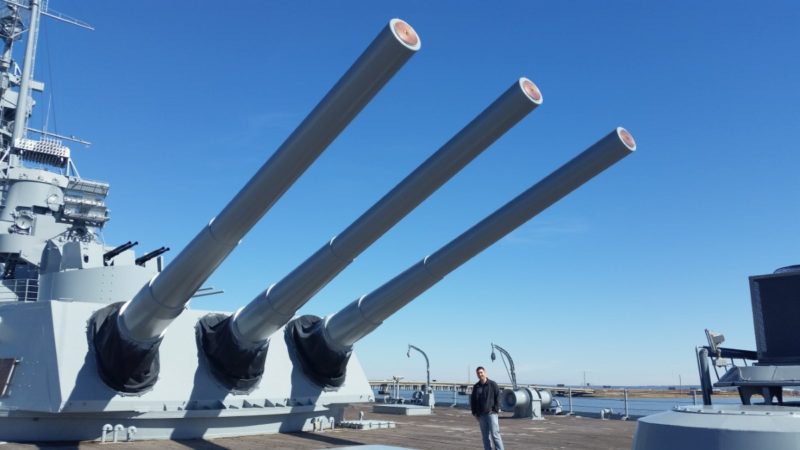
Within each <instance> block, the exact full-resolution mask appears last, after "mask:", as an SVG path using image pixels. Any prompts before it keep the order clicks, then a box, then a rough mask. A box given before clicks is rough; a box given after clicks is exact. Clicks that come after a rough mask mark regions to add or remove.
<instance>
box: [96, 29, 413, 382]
mask: <svg viewBox="0 0 800 450" xmlns="http://www.w3.org/2000/svg"><path fill="white" fill-rule="evenodd" d="M419 48H420V39H419V36H418V35H417V34H416V32H415V31H414V30H413V29H412V28H411V26H409V25H408V24H407V23H406V22H404V21H402V20H399V19H393V20H391V21H390V22H389V24H388V25H387V26H386V27H385V28H384V29H383V30H382V31H381V32H380V33H379V34H378V36H377V37H376V38H375V40H373V42H372V43H371V44H370V46H369V47H368V48H367V49H366V50H365V51H364V53H363V54H362V55H361V56H360V57H359V59H358V60H357V61H356V62H355V63H354V64H353V66H352V67H350V69H349V70H348V71H347V73H345V75H344V76H343V77H342V78H341V79H340V80H339V81H338V83H337V84H336V85H335V86H334V87H333V89H332V90H331V91H330V92H329V93H328V94H327V95H326V96H325V98H323V99H322V101H321V102H320V103H319V104H318V105H317V106H316V107H315V108H314V110H313V111H312V112H311V113H310V114H309V115H308V117H306V119H305V120H304V121H303V122H302V123H301V124H300V126H299V127H298V128H297V129H296V130H295V131H294V132H293V133H292V134H291V135H290V136H289V138H288V139H287V140H286V141H285V142H284V143H283V144H282V145H281V146H280V148H278V150H277V151H276V152H275V154H273V155H272V157H271V158H270V159H269V160H268V161H267V162H266V163H265V164H264V165H263V166H262V167H261V168H260V169H259V170H258V171H257V172H256V174H255V175H254V176H253V178H252V179H250V181H249V182H248V183H247V184H246V185H245V186H244V188H242V190H241V191H240V192H239V193H238V194H237V195H236V196H235V197H234V198H233V199H232V200H231V201H230V203H228V205H227V206H225V208H224V209H223V210H222V212H221V213H220V214H219V215H218V216H217V217H216V218H214V219H212V220H211V222H209V224H208V225H207V226H206V227H205V228H203V229H202V230H201V231H200V233H199V234H198V235H197V236H195V238H194V239H193V240H192V241H191V242H190V243H189V244H188V245H187V246H186V248H184V249H183V251H181V253H180V254H178V255H177V256H176V257H175V259H174V260H173V261H172V262H171V263H170V264H169V265H167V267H165V268H164V270H163V271H162V272H161V273H160V274H158V275H156V276H155V277H154V278H153V279H152V280H151V281H150V282H149V283H148V284H147V285H145V286H144V287H143V288H142V289H141V291H139V293H138V294H136V296H135V297H134V298H133V299H132V300H130V301H128V302H127V303H125V304H124V305H120V304H115V305H110V306H109V307H107V308H103V310H100V311H98V313H96V314H95V316H94V319H93V324H92V330H93V331H92V332H93V334H92V336H93V338H92V340H93V342H94V346H95V350H96V352H95V353H96V355H97V361H98V366H99V370H100V373H101V376H102V377H103V379H104V380H105V382H106V383H107V384H108V385H109V386H111V387H112V388H114V389H117V390H118V391H123V392H141V391H142V390H145V389H148V388H149V387H150V386H152V384H153V383H155V379H156V376H157V372H158V357H157V350H158V345H159V343H160V341H161V336H162V334H163V332H164V331H165V330H166V328H167V326H168V325H169V324H170V323H171V322H172V321H173V320H174V319H175V318H176V317H177V316H178V315H179V314H180V313H181V311H183V309H184V307H185V305H186V303H187V302H188V301H189V299H190V298H191V296H192V295H193V294H194V293H195V292H196V291H197V289H198V288H199V287H200V286H201V285H202V284H203V283H204V282H205V280H206V279H208V277H209V276H210V275H211V273H213V271H214V270H215V269H216V268H217V266H218V265H219V264H220V263H221V262H222V261H223V260H224V259H225V258H226V257H227V256H228V254H230V252H231V251H232V250H233V249H234V248H235V247H236V245H237V244H238V242H239V240H240V239H242V237H243V236H244V235H245V234H246V233H247V232H248V231H249V230H250V229H251V228H252V227H253V226H254V225H255V224H256V222H257V221H258V220H259V219H260V218H261V217H262V216H263V215H264V214H265V213H266V212H267V210H269V209H270V207H271V206H272V205H273V204H274V203H275V202H276V201H277V200H278V199H279V198H280V197H281V196H282V195H283V193H284V192H286V190H287V189H288V188H289V187H290V186H291V185H292V183H294V181H295V180H296V179H297V178H298V177H299V176H300V175H301V174H302V173H303V172H304V171H305V170H306V169H307V168H308V167H309V166H310V165H311V163H313V162H314V160H316V158H317V157H318V156H319V155H320V154H321V153H322V151H323V150H324V149H325V148H326V147H327V146H328V145H329V144H330V143H331V142H332V141H333V140H334V139H335V138H336V136H338V135H339V133H340V132H341V131H342V130H343V129H344V128H345V127H346V126H347V124H349V123H350V121H351V120H352V119H353V118H354V117H355V116H356V115H357V114H358V112H360V111H361V109H363V108H364V106H366V104H367V103H368V102H369V100H370V99H372V97H374V96H375V94H377V92H378V91H379V90H380V89H381V87H383V86H384V85H385V84H386V82H388V81H389V79H390V78H391V77H392V76H393V75H394V74H395V73H396V72H397V71H398V70H399V69H400V68H401V67H402V66H403V64H404V63H405V62H406V61H407V60H408V59H409V58H410V57H411V56H412V55H413V54H414V53H415V52H416V51H417V50H418V49H419ZM123 361H124V363H122V362H123Z"/></svg>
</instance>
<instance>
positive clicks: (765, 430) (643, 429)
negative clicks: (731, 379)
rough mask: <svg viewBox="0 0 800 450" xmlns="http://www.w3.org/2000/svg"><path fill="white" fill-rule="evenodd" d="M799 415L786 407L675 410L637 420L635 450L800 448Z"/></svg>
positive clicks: (736, 406) (785, 449)
mask: <svg viewBox="0 0 800 450" xmlns="http://www.w3.org/2000/svg"><path fill="white" fill-rule="evenodd" d="M798 420H800V413H799V412H798V410H797V408H791V407H783V406H744V405H715V406H687V407H681V408H676V409H674V410H672V411H666V412H663V413H659V414H654V415H652V416H647V417H644V418H641V419H639V420H638V422H637V425H636V434H635V435H634V438H633V450H674V449H685V450H695V449H697V450H700V449H703V450H753V449H770V450H789V449H797V448H800V425H798Z"/></svg>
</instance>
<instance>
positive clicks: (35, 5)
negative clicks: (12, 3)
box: [13, 0, 41, 142]
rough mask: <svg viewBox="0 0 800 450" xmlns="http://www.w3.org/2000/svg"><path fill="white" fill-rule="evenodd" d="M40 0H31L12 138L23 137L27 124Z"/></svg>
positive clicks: (39, 15) (39, 16) (39, 17)
mask: <svg viewBox="0 0 800 450" xmlns="http://www.w3.org/2000/svg"><path fill="white" fill-rule="evenodd" d="M40 2H41V0H31V2H30V9H31V20H30V23H29V25H28V44H27V45H26V46H25V59H24V60H23V62H22V75H21V76H20V86H19V92H20V94H21V95H20V96H19V97H18V100H17V105H16V106H17V107H16V112H15V114H14V134H13V139H14V141H15V142H16V140H17V139H22V138H24V137H25V134H26V131H27V125H28V116H29V115H30V110H31V101H30V100H31V98H30V92H31V82H32V81H33V78H32V77H33V67H34V61H36V45H35V43H36V39H37V37H38V33H39V20H40V19H41V10H40Z"/></svg>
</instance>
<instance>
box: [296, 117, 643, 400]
mask: <svg viewBox="0 0 800 450" xmlns="http://www.w3.org/2000/svg"><path fill="white" fill-rule="evenodd" d="M635 149H636V144H635V142H634V140H633V137H632V136H631V134H630V133H628V131H626V130H625V129H623V128H617V129H616V130H614V131H613V132H611V133H610V134H608V135H607V136H605V137H604V138H602V139H601V140H600V141H598V142H597V143H595V144H594V145H592V146H591V147H589V148H588V149H587V150H585V151H584V152H583V153H581V154H580V155H578V156H577V157H575V158H574V159H572V160H571V161H569V162H568V163H566V164H565V165H563V166H561V167H560V168H559V169H557V170H556V171H555V172H553V173H551V174H550V175H548V176H547V177H545V178H544V179H542V180H541V181H539V182H538V183H536V184H535V185H534V186H532V187H531V188H529V189H528V190H526V191H525V192H523V193H522V194H520V195H519V196H517V197H516V198H514V199H513V200H511V201H510V202H508V203H507V204H505V205H504V206H503V207H501V208H500V209H498V210H497V211H495V212H494V213H492V214H491V215H489V216H488V217H486V218H485V219H484V220H482V221H481V222H479V223H478V224H477V225H475V226H473V227H472V228H470V229H469V230H467V231H466V232H464V233H463V234H461V235H460V236H459V237H457V238H455V239H454V240H452V241H450V243H448V244H447V245H445V246H444V247H442V248H441V249H439V250H438V251H436V252H435V253H433V254H431V255H430V256H428V257H426V258H424V259H423V260H422V261H420V262H419V263H417V264H415V265H414V266H412V267H410V268H409V269H407V270H406V271H404V272H403V273H401V274H400V275H398V276H396V277H395V278H394V279H392V280H390V281H389V282H387V283H386V284H384V285H383V286H381V287H379V288H378V289H376V290H374V291H372V292H371V293H369V294H367V295H365V296H363V297H361V298H359V299H357V300H355V301H353V302H352V303H350V304H349V305H347V306H346V307H344V308H343V309H341V310H340V311H339V312H337V313H335V314H332V315H330V316H328V317H326V318H324V319H319V318H316V317H313V316H302V317H299V318H298V319H295V320H294V321H292V322H291V323H290V324H289V326H288V327H287V329H288V332H289V333H290V334H291V336H292V338H293V339H292V340H293V342H294V344H295V348H296V351H297V354H298V356H299V359H300V362H301V364H302V365H303V366H304V369H305V371H306V373H307V374H308V375H309V377H310V378H311V379H313V380H314V381H315V382H317V383H319V384H321V385H324V386H340V385H341V384H342V383H343V382H344V377H345V369H346V365H347V360H348V359H349V356H350V353H351V351H352V346H353V344H354V343H356V342H357V341H358V340H359V339H361V338H363V337H364V336H366V335H367V334H369V333H370V332H371V331H373V330H374V329H375V328H377V327H378V326H379V325H380V324H381V323H382V322H383V321H384V320H386V319H387V318H388V317H389V316H391V315H392V314H394V313H395V312H397V311H398V310H400V309H401V308H402V307H403V306H405V305H406V304H408V303H409V302H411V301H412V300H413V299H414V298H416V297H417V296H419V295H420V294H422V293H423V292H425V291H426V290H427V289H428V288H430V287H431V286H433V285H434V284H436V283H437V282H438V281H439V280H441V279H442V278H444V277H445V276H446V275H447V274H448V273H450V272H452V271H453V270H455V269H456V268H457V267H459V266H460V265H461V264H463V263H464V262H466V261H468V260H469V259H471V258H472V257H474V256H475V255H477V254H478V253H480V252H481V251H483V250H484V249H486V248H487V247H489V246H490V245H492V244H493V243H495V242H497V241H498V240H499V239H501V238H502V237H503V236H505V235H507V234H508V233H510V232H511V231H513V230H514V229H516V228H517V227H519V226H520V225H522V224H523V223H525V222H527V221H528V220H530V219H531V218H533V217H534V216H536V215H537V214H538V213H540V212H541V211H543V210H544V209H546V208H548V207H549V206H551V205H552V204H554V203H555V202H557V201H558V200H560V199H561V198H563V197H564V196H566V195H567V194H569V193H570V192H572V191H573V190H575V189H577V188H578V187H579V186H581V185H582V184H584V183H585V182H586V181H588V180H590V179H591V178H593V177H594V176H595V175H597V174H599V173H600V172H602V171H603V170H605V169H606V168H608V167H610V166H611V165H612V164H614V163H616V162H617V161H619V160H620V159H622V158H624V157H625V156H627V155H629V154H630V153H632V152H633V151H634V150H635Z"/></svg>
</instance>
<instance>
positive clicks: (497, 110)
mask: <svg viewBox="0 0 800 450" xmlns="http://www.w3.org/2000/svg"><path fill="white" fill-rule="evenodd" d="M541 103H542V94H541V92H540V91H539V89H538V87H536V85H535V84H534V83H533V82H531V81H530V80H529V79H527V78H520V79H519V80H518V81H516V82H515V83H514V84H513V85H512V86H511V87H510V88H508V89H507V90H506V91H505V92H504V93H503V94H502V95H501V96H500V97H499V98H497V100H495V101H494V102H493V103H492V104H491V105H490V106H489V107H487V108H486V109H485V110H484V111H483V112H481V113H480V114H479V115H478V116H477V117H476V118H475V119H473V120H472V121H471V122H470V123H469V124H468V125H467V126H466V127H464V128H463V129H462V130H461V131H460V132H458V134H456V135H455V136H454V137H453V138H451V139H450V140H449V141H448V142H447V143H446V144H444V145H443V146H442V147H441V148H440V149H439V150H438V151H437V152H436V153H434V154H433V155H432V156H431V157H429V158H428V159H427V160H426V161H425V162H424V163H422V164H421V165H420V166H419V167H417V168H416V169H415V170H414V172H412V173H411V174H410V175H408V176H407V177H406V178H405V179H404V180H403V181H401V182H400V183H399V184H398V185H397V186H395V187H394V188H393V189H392V190H391V191H389V193H387V194H386V195H385V196H384V197H383V198H381V199H380V200H379V201H378V202H377V203H375V205H373V206H372V207H371V208H370V209H369V210H367V211H366V212H365V213H364V214H362V215H361V217H359V218H358V219H356V221H354V222H353V223H352V224H351V225H350V226H349V227H347V229H346V230H344V231H343V232H342V233H341V234H339V235H338V236H336V237H335V238H333V239H331V240H330V241H329V242H328V243H326V244H325V245H323V246H322V248H320V249H319V250H318V251H317V252H316V253H314V254H313V255H311V256H310V257H309V258H308V259H307V260H306V261H305V262H303V263H302V264H300V265H299V266H298V267H297V268H296V269H294V270H293V271H292V272H291V273H290V274H288V275H287V276H286V277H285V278H283V279H282V280H281V281H279V282H278V283H276V284H274V285H273V286H271V287H270V288H268V289H267V290H265V291H264V292H262V293H261V294H260V295H259V296H258V297H256V298H255V299H254V300H253V301H252V302H250V303H249V304H248V305H246V306H245V307H243V308H242V309H240V310H239V311H238V312H237V313H236V315H235V316H234V319H233V325H232V326H233V328H234V329H233V335H234V336H235V337H236V340H238V341H239V343H240V344H241V345H261V344H262V343H263V341H264V340H266V339H267V338H268V337H269V336H270V335H271V334H272V333H274V332H275V331H277V330H278V329H279V328H280V327H282V326H283V325H284V324H286V323H287V322H288V321H289V320H290V319H291V318H292V317H293V316H294V314H295V313H296V312H297V310H298V309H299V308H300V307H302V306H303V305H304V304H305V303H306V302H307V301H308V299H310V298H311V297H312V296H313V295H314V294H315V293H317V292H318V291H319V290H320V289H322V288H323V287H324V286H325V285H326V284H327V283H328V282H329V281H330V280H332V279H333V278H334V277H335V276H336V275H337V274H338V273H339V272H341V271H342V270H343V269H344V268H345V267H347V265H348V264H350V263H351V262H352V261H353V259H355V258H356V256H358V255H359V254H360V253H361V252H363V251H364V250H365V249H366V248H368V247H369V246H370V245H371V244H372V243H373V242H375V241H376V240H377V239H378V238H379V237H381V236H382V235H383V234H384V233H386V231H387V230H389V229H390V228H391V227H392V226H394V225H395V224H396V223H397V222H399V221H400V220H401V219H402V218H403V217H405V216H406V215H407V214H408V213H409V212H411V211H412V210H413V209H414V208H416V207H417V206H418V205H419V204H420V203H422V201H424V200H425V199H426V198H428V197H429V196H430V195H431V194H433V192H435V191H436V190H437V189H438V188H439V187H441V186H442V185H443V184H444V183H445V182H446V181H447V180H449V179H450V178H452V177H453V176H454V175H455V174H456V173H458V172H459V171H460V170H461V169H462V168H464V166H466V165H467V164H468V163H469V162H470V161H472V160H473V159H474V158H475V157H476V156H478V155H479V154H480V153H481V152H482V151H484V150H485V149H486V148H488V147H489V146H490V145H491V144H492V143H493V142H494V141H496V140H497V139H498V138H500V136H502V135H503V134H504V133H505V132H506V131H508V130H509V129H510V128H511V127H513V126H514V125H515V124H516V123H517V122H519V121H520V120H521V119H522V118H523V117H525V116H526V115H527V114H528V113H529V112H531V111H532V110H533V109H535V108H536V107H537V106H538V105H540V104H541Z"/></svg>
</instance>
